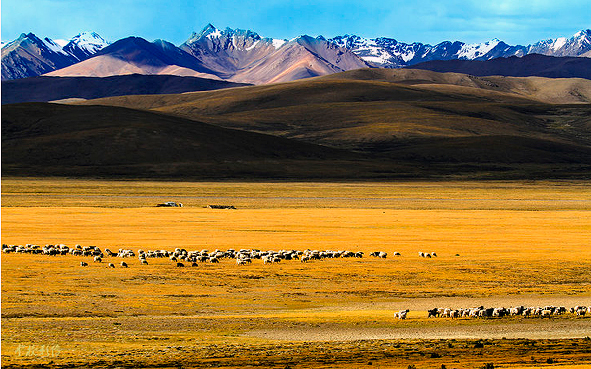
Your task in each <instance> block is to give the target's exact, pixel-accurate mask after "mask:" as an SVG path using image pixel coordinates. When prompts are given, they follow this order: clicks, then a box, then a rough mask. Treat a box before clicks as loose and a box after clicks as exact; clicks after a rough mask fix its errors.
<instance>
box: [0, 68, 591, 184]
mask: <svg viewBox="0 0 591 369" xmlns="http://www.w3.org/2000/svg"><path fill="white" fill-rule="evenodd" d="M581 81H585V80H581ZM571 82H572V81H571ZM576 82H580V81H576ZM580 83H582V84H581V85H578V88H580V89H581V91H582V92H584V90H585V88H586V87H585V86H587V85H585V83H584V82H580ZM524 86H529V87H530V88H531V89H530V90H528V89H524V88H523V87H524ZM532 86H533V87H532ZM536 86H537V87H536ZM540 86H546V88H547V89H548V90H552V89H554V92H555V93H557V91H558V90H559V89H560V88H562V89H566V90H565V91H571V92H572V88H573V84H570V83H566V82H564V81H561V80H547V79H533V80H531V79H530V78H525V79H519V78H506V77H494V78H492V77H491V78H489V77H486V78H482V77H474V76H467V75H458V74H438V73H434V72H430V71H421V70H418V71H410V70H399V71H393V70H381V71H379V70H373V69H366V70H358V71H350V72H346V73H342V74H335V75H331V76H324V77H319V78H312V79H307V80H301V81H295V82H289V83H281V84H274V85H264V86H248V87H241V88H233V89H223V90H215V91H202V92H189V93H183V94H167V95H135V96H119V97H109V98H102V99H96V100H88V101H84V102H79V103H76V106H67V105H55V104H18V105H4V106H3V113H4V114H3V116H2V150H3V151H2V154H3V155H2V164H3V175H16V174H19V173H20V174H22V175H25V174H35V175H58V176H59V175H71V176H110V177H125V178H129V177H155V178H169V177H170V178H192V179H199V178H264V179H274V178H276V179H282V178H283V179H285V178H289V179H296V178H297V179H317V180H319V179H348V180H350V179H394V178H450V177H451V178H533V179H537V178H564V177H577V178H591V105H590V104H588V103H584V102H583V101H585V99H586V97H584V94H581V95H580V96H578V97H576V98H575V97H573V99H571V100H569V99H566V100H567V102H569V104H550V103H547V102H541V101H540V100H539V99H534V98H533V97H535V96H538V94H539V90H540V88H539V87H540ZM563 92H564V91H563ZM573 96H574V95H573ZM545 98H546V99H550V98H551V97H550V96H546V97H545ZM560 99H563V98H562V97H561V98H560ZM560 99H559V100H560ZM573 101H576V102H577V103H572V102H573Z"/></svg>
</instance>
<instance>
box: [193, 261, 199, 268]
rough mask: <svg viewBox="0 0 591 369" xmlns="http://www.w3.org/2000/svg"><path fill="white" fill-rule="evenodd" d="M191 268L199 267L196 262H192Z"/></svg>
mask: <svg viewBox="0 0 591 369" xmlns="http://www.w3.org/2000/svg"><path fill="white" fill-rule="evenodd" d="M191 266H192V267H197V266H199V264H197V263H196V262H193V264H191Z"/></svg>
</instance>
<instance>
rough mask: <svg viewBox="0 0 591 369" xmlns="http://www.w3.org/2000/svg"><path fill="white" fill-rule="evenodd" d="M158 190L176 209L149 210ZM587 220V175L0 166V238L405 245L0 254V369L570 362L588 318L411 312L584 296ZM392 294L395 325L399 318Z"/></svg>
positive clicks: (563, 301) (108, 243)
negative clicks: (195, 254)
mask: <svg viewBox="0 0 591 369" xmlns="http://www.w3.org/2000/svg"><path fill="white" fill-rule="evenodd" d="M167 200H174V201H180V202H182V203H184V205H185V207H183V208H155V207H154V205H155V204H156V203H158V202H162V201H167ZM208 204H228V205H235V206H236V207H237V208H238V209H237V210H213V209H207V208H205V207H204V206H206V205H208ZM590 215H591V186H589V183H588V182H558V181H556V182H395V183H281V182H275V183H263V182H258V183H243V182H224V183H219V182H201V183H196V182H194V183H187V182H156V181H154V182H145V181H93V180H66V179H10V178H6V179H3V181H2V243H9V244H24V243H37V244H42V245H43V244H46V243H65V244H68V245H70V246H71V245H74V244H77V243H79V244H82V245H97V246H100V247H101V248H105V247H108V248H111V249H118V248H132V249H134V250H136V249H138V248H142V249H156V248H157V249H168V250H171V249H174V248H176V247H184V248H186V249H191V250H194V249H197V250H201V249H209V250H213V249H216V248H219V249H227V248H234V249H239V248H258V249H269V250H279V249H300V250H304V249H308V248H310V249H337V250H342V249H347V250H353V251H364V252H366V255H367V254H368V253H369V252H371V251H374V250H383V251H387V252H389V253H390V254H392V252H394V251H399V252H401V254H402V256H400V257H396V258H394V257H388V258H387V259H385V260H383V259H374V258H367V257H366V258H363V259H335V260H324V261H316V262H312V263H307V264H302V263H299V262H287V261H284V262H282V263H279V264H276V265H263V264H262V263H261V262H260V261H255V262H254V263H253V264H252V265H248V266H237V265H236V264H235V263H234V262H232V261H230V260H227V261H222V262H221V263H220V264H219V265H216V264H201V265H200V266H199V267H196V268H175V267H174V265H173V264H172V263H171V262H170V261H168V260H163V259H151V260H149V263H150V264H149V265H147V266H141V265H139V262H137V259H132V260H129V264H130V268H128V269H121V268H115V269H107V268H105V265H104V264H98V263H97V264H94V263H90V264H91V265H90V266H89V267H88V268H81V267H79V266H78V265H79V262H80V261H81V260H85V259H88V258H82V257H73V256H57V257H49V256H40V255H15V254H8V255H5V254H3V255H2V366H3V367H10V366H12V367H19V366H23V365H25V366H27V365H29V366H38V365H45V366H51V367H75V366H92V367H111V366H119V367H179V366H183V367H212V366H213V367H228V368H229V367H246V366H253V367H277V368H285V367H302V368H311V367H321V368H329V367H341V368H358V367H365V366H369V364H370V363H371V364H372V365H373V366H377V367H394V368H406V367H407V366H408V365H411V364H414V365H416V367H417V368H441V365H442V364H443V365H446V367H447V368H475V367H480V366H482V365H484V363H489V362H492V363H495V367H511V368H531V367H540V366H559V367H561V368H567V367H572V368H576V367H583V366H584V365H589V364H591V340H589V339H585V338H584V337H585V336H586V335H588V334H586V333H585V332H589V333H591V319H590V318H589V317H584V318H576V317H573V316H570V315H567V316H562V317H556V318H553V319H551V320H543V321H542V320H540V319H527V318H521V317H518V318H505V319H493V320H466V319H460V320H455V321H451V320H447V319H439V320H433V319H431V320H428V319H427V318H426V313H425V311H426V309H427V308H430V307H433V306H450V307H469V306H478V305H486V306H511V305H521V304H523V305H547V304H555V305H566V306H574V305H578V304H585V305H591V288H590V286H591V273H589V271H590V270H591V249H589V247H588V246H589V239H591V237H590V236H591V216H590ZM418 251H427V252H431V251H435V252H437V254H438V255H439V256H438V257H437V258H433V259H422V258H419V257H418V255H417V253H418ZM405 308H408V309H410V310H411V312H410V314H409V319H408V320H406V321H397V320H395V319H394V318H393V316H392V312H393V311H395V310H399V309H405ZM480 343H482V347H481V345H480ZM43 347H51V348H54V349H55V350H54V351H55V352H54V354H47V352H45V354H43V355H42V354H41V350H40V349H41V348H43ZM31 348H32V350H31ZM27 350H29V351H31V354H30V355H28V354H26V353H27ZM35 350H37V351H35Z"/></svg>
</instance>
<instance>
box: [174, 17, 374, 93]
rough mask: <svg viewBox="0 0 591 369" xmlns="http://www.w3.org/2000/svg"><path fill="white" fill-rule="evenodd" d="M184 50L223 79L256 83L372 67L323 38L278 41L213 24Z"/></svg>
mask: <svg viewBox="0 0 591 369" xmlns="http://www.w3.org/2000/svg"><path fill="white" fill-rule="evenodd" d="M181 49H183V50H185V51H187V52H188V53H190V54H191V55H193V56H194V57H195V58H196V59H198V60H199V61H200V62H201V63H202V64H203V65H205V66H207V67H208V68H210V69H211V70H214V71H215V72H216V74H217V75H218V76H220V77H221V78H224V79H228V80H231V81H236V82H246V83H254V84H263V83H272V82H286V81H292V80H296V79H301V78H309V77H315V76H319V75H325V74H331V73H336V72H342V71H344V70H350V69H358V68H365V67H368V66H369V65H368V64H367V63H365V62H364V61H363V60H361V59H360V58H359V57H357V56H356V55H355V54H353V53H351V52H350V51H349V50H347V49H344V48H341V47H339V46H337V45H335V44H333V43H330V42H327V41H326V40H325V39H324V38H323V37H318V38H312V37H309V36H301V37H298V38H295V39H293V40H291V41H286V40H275V39H270V38H262V37H260V36H259V35H258V34H256V33H255V32H252V31H246V30H240V29H236V30H233V29H230V28H226V29H225V30H219V29H217V28H215V27H214V26H212V25H211V24H209V25H208V26H207V27H205V28H204V29H203V30H202V31H201V32H200V33H198V34H197V33H194V34H193V35H192V36H191V38H189V40H187V41H186V42H185V43H184V44H183V45H181Z"/></svg>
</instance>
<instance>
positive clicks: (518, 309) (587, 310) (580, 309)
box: [394, 305, 591, 320]
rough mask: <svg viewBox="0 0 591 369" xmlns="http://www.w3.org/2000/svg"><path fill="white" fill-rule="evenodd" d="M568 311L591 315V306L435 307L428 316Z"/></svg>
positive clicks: (546, 314)
mask: <svg viewBox="0 0 591 369" xmlns="http://www.w3.org/2000/svg"><path fill="white" fill-rule="evenodd" d="M409 311H410V310H409V309H406V310H400V311H397V312H395V313H394V318H397V319H401V320H403V319H406V317H407V314H408V312H409ZM567 312H570V313H571V314H576V315H577V316H585V315H586V314H589V315H591V306H584V305H577V306H575V307H572V308H570V309H567V308H566V307H565V306H551V305H550V306H529V307H527V306H515V307H512V308H504V307H496V308H493V307H491V308H485V307H484V306H479V307H474V308H466V309H451V308H433V309H429V310H427V318H431V317H433V318H451V319H459V318H503V317H506V316H526V317H543V318H549V317H552V316H556V315H563V314H566V313H567Z"/></svg>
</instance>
